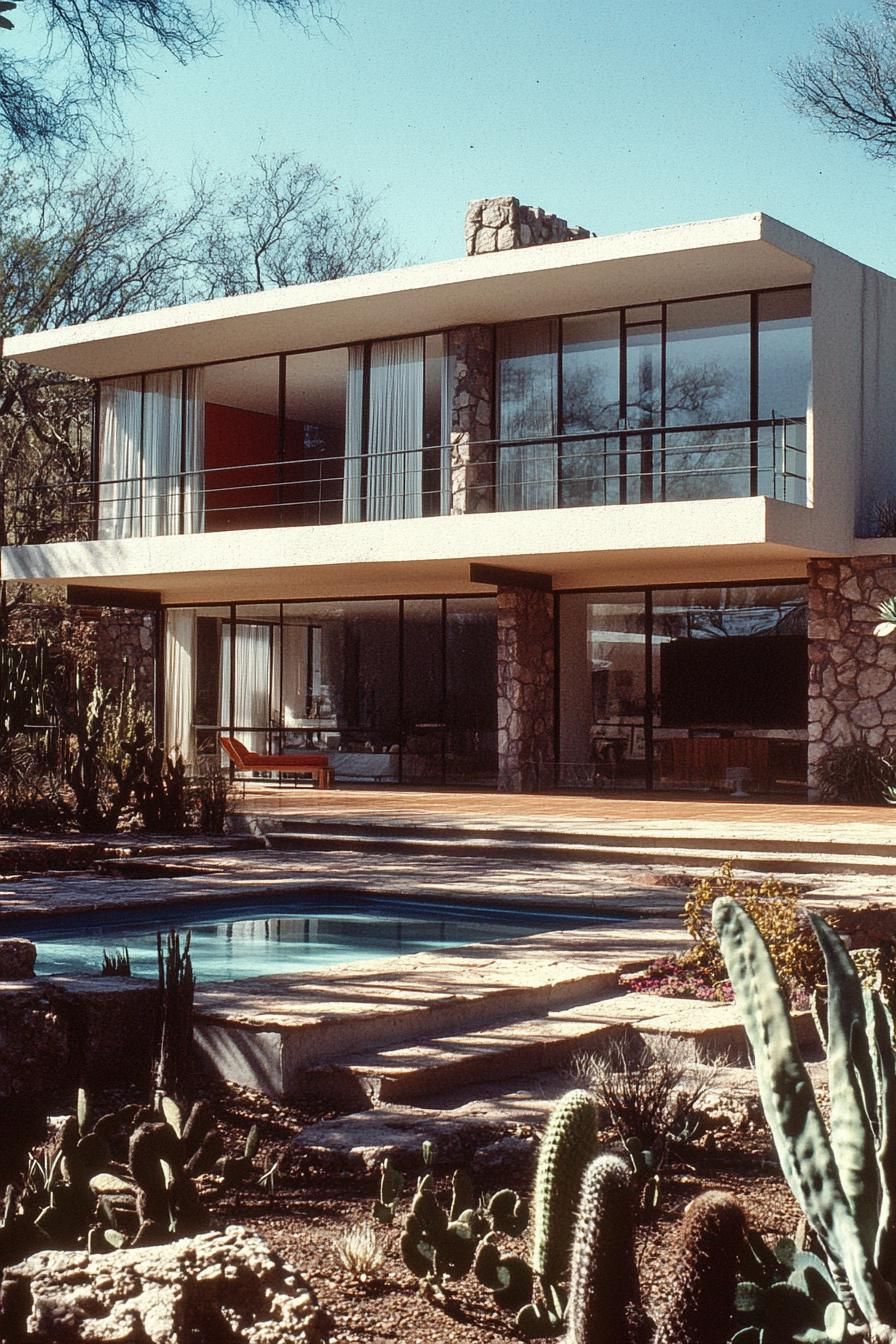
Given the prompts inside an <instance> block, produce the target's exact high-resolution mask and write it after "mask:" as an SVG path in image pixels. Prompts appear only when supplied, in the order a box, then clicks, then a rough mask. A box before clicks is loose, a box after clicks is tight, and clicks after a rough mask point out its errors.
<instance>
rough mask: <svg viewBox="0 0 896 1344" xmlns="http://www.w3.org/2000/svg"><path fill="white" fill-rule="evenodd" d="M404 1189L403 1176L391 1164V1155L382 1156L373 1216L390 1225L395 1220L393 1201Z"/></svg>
mask: <svg viewBox="0 0 896 1344" xmlns="http://www.w3.org/2000/svg"><path fill="white" fill-rule="evenodd" d="M403 1189H404V1177H403V1176H402V1174H401V1172H400V1171H398V1170H397V1169H396V1167H394V1166H393V1165H392V1159H391V1157H385V1158H383V1161H382V1163H381V1164H380V1196H379V1199H377V1200H374V1204H373V1216H374V1218H376V1219H377V1220H378V1221H379V1222H381V1223H385V1224H387V1225H390V1224H391V1223H393V1222H394V1221H395V1202H396V1200H397V1199H398V1196H399V1195H400V1194H401V1192H402V1190H403Z"/></svg>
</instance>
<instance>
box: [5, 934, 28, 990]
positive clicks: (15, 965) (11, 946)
mask: <svg viewBox="0 0 896 1344" xmlns="http://www.w3.org/2000/svg"><path fill="white" fill-rule="evenodd" d="M36 958H37V948H36V947H35V946H34V944H33V943H32V942H30V941H29V939H27V938H0V980H27V979H28V977H29V976H32V975H33V974H34V962H35V960H36Z"/></svg>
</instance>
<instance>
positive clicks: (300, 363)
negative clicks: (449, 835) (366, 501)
mask: <svg viewBox="0 0 896 1344" xmlns="http://www.w3.org/2000/svg"><path fill="white" fill-rule="evenodd" d="M347 374H348V351H347V350H346V349H345V348H344V347H343V348H341V349H338V350H315V351H313V352H311V353H309V354H301V355H290V356H289V358H288V359H287V361H286V395H285V408H284V409H285V421H284V426H283V457H284V464H283V468H282V471H281V503H282V509H281V511H280V517H281V520H282V521H283V522H284V523H289V524H297V523H338V522H340V521H341V519H342V484H343V458H344V454H345V413H346V411H345V408H346V378H347Z"/></svg>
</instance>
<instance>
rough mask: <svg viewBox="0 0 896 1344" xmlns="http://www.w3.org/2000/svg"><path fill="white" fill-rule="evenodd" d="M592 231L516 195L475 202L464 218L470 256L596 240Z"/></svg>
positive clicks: (468, 254)
mask: <svg viewBox="0 0 896 1344" xmlns="http://www.w3.org/2000/svg"><path fill="white" fill-rule="evenodd" d="M593 237H594V235H593V234H592V233H591V231H590V230H589V229H582V228H578V227H576V226H573V225H570V224H567V222H566V220H565V219H561V218H560V216H559V215H549V214H546V212H545V211H544V210H541V209H539V207H538V206H534V205H520V203H519V200H518V199H517V197H516V196H493V197H492V198H491V199H490V200H487V201H471V202H470V204H469V206H468V207H467V214H466V218H465V219H464V240H465V242H466V248H467V256H468V257H475V256H479V254H480V253H483V252H510V251H512V250H513V249H514V248H517V247H541V246H542V245H543V244H544V243H568V242H571V241H573V240H574V239H577V238H593Z"/></svg>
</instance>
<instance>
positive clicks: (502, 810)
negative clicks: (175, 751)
mask: <svg viewBox="0 0 896 1344" xmlns="http://www.w3.org/2000/svg"><path fill="white" fill-rule="evenodd" d="M240 807H241V808H243V809H244V811H243V814H242V815H244V816H252V817H254V818H256V819H257V818H259V817H261V818H266V819H267V820H266V826H267V828H268V830H269V835H268V838H269V839H270V840H272V841H274V843H276V842H277V837H278V832H279V833H280V835H282V834H283V832H284V830H285V831H286V834H287V836H288V834H289V832H293V833H295V832H296V831H298V833H299V835H300V837H301V838H300V841H299V844H298V846H297V848H296V849H290V848H285V849H279V848H274V849H271V848H258V847H256V848H254V849H248V850H246V851H244V852H238V851H234V850H233V848H232V847H229V848H226V849H219V848H217V847H216V846H214V845H211V846H209V845H202V844H200V845H198V846H195V845H193V844H191V843H190V842H189V841H188V842H187V844H186V846H184V845H182V844H180V842H178V841H177V840H173V841H170V842H164V841H162V842H157V841H149V842H148V841H147V840H146V838H145V837H139V836H138V837H133V839H132V840H131V841H127V840H126V839H125V838H124V837H115V838H113V840H112V841H111V842H109V841H108V840H107V843H112V844H113V845H115V846H116V852H117V854H118V855H119V857H118V858H113V859H111V860H104V861H103V862H102V863H101V864H100V867H101V869H102V871H99V872H97V871H85V872H68V873H65V874H60V873H53V872H47V873H41V874H38V875H35V876H27V877H21V878H15V877H10V878H8V879H7V878H3V877H0V936H2V932H3V923H4V920H7V919H8V917H13V918H15V917H24V918H25V919H27V920H28V921H33V923H34V926H35V928H37V926H38V925H39V921H40V918H41V917H42V916H43V915H44V914H52V913H59V912H63V911H66V912H73V911H77V910H88V909H89V910H96V909H111V908H116V907H117V908H122V907H132V908H133V907H138V906H139V907H144V908H152V907H159V908H160V909H163V908H164V906H165V905H166V904H170V903H171V902H175V901H176V902H183V901H188V902H195V903H196V904H197V905H198V904H201V903H204V902H207V901H220V900H221V899H222V898H225V897H227V898H233V897H240V898H241V899H244V900H246V901H251V899H252V898H253V897H254V896H255V895H256V894H257V895H258V896H259V897H261V896H262V895H270V894H271V893H274V894H276V893H282V892H284V891H290V892H297V893H301V892H302V891H307V892H315V893H316V894H326V893H328V892H329V893H334V894H339V895H345V894H346V893H354V892H359V891H360V892H364V893H369V894H371V895H374V896H382V895H394V896H409V897H416V898H417V899H421V898H422V899H434V900H438V899H446V900H450V901H452V902H454V903H462V902H464V901H468V902H476V903H480V904H511V905H512V906H514V907H515V908H517V909H523V908H525V907H526V906H528V905H534V906H544V905H550V906H555V907H557V908H558V909H573V910H575V911H576V912H577V913H585V912H593V913H595V914H601V915H613V916H621V917H622V922H620V923H614V924H603V925H600V926H596V927H593V928H590V929H576V930H574V931H571V930H563V931H555V932H552V933H541V934H536V935H532V936H530V937H529V938H525V939H517V940H513V941H512V942H508V943H504V944H500V945H496V944H485V945H479V946H471V947H466V948H462V949H453V950H451V951H450V952H449V951H446V952H439V953H435V954H433V953H423V954H417V955H416V956H409V957H405V958H401V959H397V960H393V961H377V962H370V963H354V964H353V965H350V966H342V967H335V968H332V969H329V970H326V971H321V972H317V973H314V974H308V973H304V972H303V973H299V974H295V975H286V976H283V975H278V976H271V977H266V978H264V979H259V980H251V981H248V980H244V981H240V982H236V983H232V984H217V985H215V984H207V985H200V987H199V990H198V993H197V1036H198V1039H199V1042H200V1047H201V1049H202V1050H203V1052H204V1054H205V1055H206V1057H207V1058H208V1059H209V1061H210V1062H211V1063H212V1064H213V1065H214V1067H215V1068H216V1069H217V1070H218V1071H219V1072H221V1073H222V1074H223V1075H224V1076H226V1077H230V1078H232V1079H233V1080H234V1081H237V1082H242V1083H245V1084H247V1085H251V1086H253V1087H256V1088H258V1089H259V1090H262V1091H265V1092H268V1093H269V1094H271V1095H274V1096H279V1097H287V1098H288V1097H293V1096H298V1095H300V1094H301V1093H302V1091H303V1089H305V1088H306V1087H307V1086H309V1085H310V1084H313V1085H314V1087H315V1088H316V1089H319V1090H322V1091H329V1092H330V1093H331V1094H332V1095H334V1096H337V1095H338V1096H341V1098H342V1099H343V1100H346V1099H348V1100H350V1101H352V1102H353V1104H359V1105H363V1104H370V1101H371V1100H374V1101H376V1100H382V1101H387V1100H389V1099H390V1098H391V1099H398V1100H403V1099H414V1098H415V1097H417V1096H420V1095H423V1096H425V1095H428V1094H430V1093H432V1092H434V1091H439V1090H441V1089H442V1088H445V1087H453V1086H458V1085H461V1084H462V1083H464V1082H470V1081H473V1082H475V1081H476V1080H477V1079H479V1080H481V1079H491V1078H495V1077H500V1076H515V1075H516V1074H519V1073H528V1072H530V1071H534V1070H535V1069H537V1068H543V1067H546V1066H548V1065H551V1064H555V1063H558V1062H559V1061H560V1060H561V1059H563V1058H568V1057H569V1056H570V1055H571V1054H574V1053H576V1052H577V1051H578V1050H580V1049H588V1048H592V1047H593V1046H594V1045H595V1043H597V1042H598V1041H599V1040H600V1039H602V1038H604V1037H605V1036H607V1035H610V1034H613V1033H617V1032H619V1031H620V1030H623V1029H624V1028H625V1026H626V1024H635V1025H636V1026H637V1028H638V1029H639V1030H642V1031H647V1032H650V1031H669V1032H672V1033H673V1034H685V1035H690V1036H694V1035H696V1036H698V1037H702V1038H705V1039H706V1040H707V1041H708V1042H710V1043H711V1044H713V1045H714V1046H717V1045H720V1044H727V1045H733V1046H735V1047H736V1046H737V1044H738V1041H739V1040H741V1039H742V1037H741V1035H740V1028H739V1025H738V1023H737V1020H736V1010H734V1009H733V1008H731V1007H730V1006H728V1005H716V1004H695V1003H690V1004H688V1005H686V1006H682V1005H681V1004H680V1003H670V1002H669V1001H667V1000H662V999H656V998H647V997H646V996H642V995H625V996H622V995H620V993H619V988H618V975H619V971H620V968H622V967H626V966H632V965H634V964H644V963H645V962H647V961H650V960H652V959H653V958H655V957H656V956H659V955H661V954H663V953H672V952H675V951H677V950H679V949H680V948H681V947H682V946H683V945H684V937H683V934H682V932H681V926H680V923H679V921H678V919H677V916H678V915H679V914H680V911H681V907H682V904H683V900H684V896H685V888H686V886H687V884H688V880H689V879H688V874H689V873H690V874H691V875H692V874H693V872H694V870H695V869H697V868H700V867H702V868H703V869H704V870H705V868H706V867H707V866H715V864H716V863H718V862H719V861H720V859H721V858H722V857H726V856H731V857H733V858H734V859H735V861H736V863H737V864H738V865H739V866H740V863H741V860H742V859H743V857H744V855H751V856H752V858H753V860H754V861H755V862H754V863H753V864H752V865H751V866H752V867H753V868H754V870H755V868H756V867H757V866H759V865H762V864H765V865H766V866H767V868H768V869H769V870H771V869H772V868H774V869H775V870H776V875H778V876H782V877H786V876H788V863H791V864H792V865H793V867H792V870H790V871H792V873H793V876H794V877H795V878H796V879H797V880H799V881H800V882H801V883H802V884H803V885H804V886H805V887H806V897H807V899H808V900H809V902H810V903H812V904H818V905H819V906H820V907H821V908H822V909H823V908H825V907H827V906H829V905H830V904H832V903H835V904H837V905H843V906H846V907H848V908H849V907H851V908H853V909H855V908H871V909H872V910H873V911H874V912H875V913H876V914H880V915H881V916H882V917H887V918H896V857H894V852H893V846H892V819H891V814H890V813H889V812H888V811H886V810H884V809H878V808H839V807H838V808H816V807H809V806H806V805H799V804H786V805H782V806H781V807H777V806H775V807H768V806H765V805H756V804H753V803H732V802H730V801H715V800H706V801H704V800H697V801H696V802H695V801H694V800H693V799H688V800H684V801H681V800H676V801H674V802H672V801H666V800H663V801H658V800H657V801H654V800H650V801H641V802H638V801H637V800H635V801H633V800H629V799H622V798H617V797H612V798H607V797H605V796H601V797H599V798H579V797H576V798H569V797H556V796H551V797H543V796H538V797H525V798H520V797H511V796H506V795H495V794H482V795H479V794H476V795H471V794H460V795H458V794H444V793H423V792H420V793H414V794H410V793H406V792H401V793H399V792H397V791H394V790H393V791H365V790H341V789H336V790H332V791H317V790H315V791H311V790H305V789H292V788H284V789H277V788H273V787H271V786H266V785H257V786H256V785H252V786H250V787H249V788H247V790H246V792H245V795H244V797H243V799H242V800H241V802H240ZM390 828H391V831H390ZM262 829H264V828H262ZM384 830H385V831H386V832H387V834H386V836H385V843H382V841H383V832H384ZM371 840H372V842H373V843H369V842H370V841H371ZM621 840H626V841H628V842H630V844H629V851H628V852H626V853H625V855H624V857H623V858H621V859H620V858H616V859H614V858H613V857H612V856H613V855H614V854H615V853H616V852H617V849H618V848H619V846H620V843H621ZM79 843H83V844H84V847H85V852H86V851H87V847H88V842H86V841H85V842H79V841H78V840H77V839H76V840H75V841H74V846H77V845H78V844H79ZM131 846H135V847H137V848H138V849H139V848H143V849H147V848H148V849H149V850H150V853H149V855H148V857H146V858H145V859H139V858H138V859H134V858H133V857H128V851H129V848H131ZM4 848H5V846H4V844H3V843H2V842H0V873H2V871H3V854H4ZM181 849H186V851H187V852H185V853H182V852H179V851H180V850H181ZM806 856H811V862H812V866H811V867H806V866H805V865H804V866H803V867H800V863H799V861H800V860H801V859H805V858H806ZM825 859H826V860H827V862H826V863H825ZM98 957H99V950H98ZM38 969H39V968H38Z"/></svg>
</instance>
